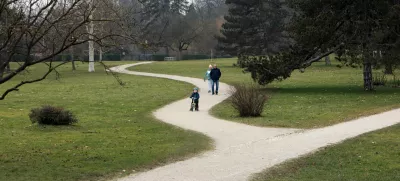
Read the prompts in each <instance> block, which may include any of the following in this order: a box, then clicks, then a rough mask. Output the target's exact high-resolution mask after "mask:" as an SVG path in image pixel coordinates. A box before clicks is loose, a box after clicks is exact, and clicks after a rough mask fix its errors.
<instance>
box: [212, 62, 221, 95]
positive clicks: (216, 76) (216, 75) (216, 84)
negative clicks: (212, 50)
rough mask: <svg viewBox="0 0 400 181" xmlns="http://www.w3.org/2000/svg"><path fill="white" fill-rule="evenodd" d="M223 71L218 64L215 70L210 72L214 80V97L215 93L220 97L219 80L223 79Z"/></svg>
mask: <svg viewBox="0 0 400 181" xmlns="http://www.w3.org/2000/svg"><path fill="white" fill-rule="evenodd" d="M221 75H222V73H221V70H219V68H218V67H217V64H214V67H213V69H211V71H210V78H211V80H212V88H211V92H212V95H214V93H215V94H216V95H218V88H219V78H221ZM214 87H215V91H214Z"/></svg>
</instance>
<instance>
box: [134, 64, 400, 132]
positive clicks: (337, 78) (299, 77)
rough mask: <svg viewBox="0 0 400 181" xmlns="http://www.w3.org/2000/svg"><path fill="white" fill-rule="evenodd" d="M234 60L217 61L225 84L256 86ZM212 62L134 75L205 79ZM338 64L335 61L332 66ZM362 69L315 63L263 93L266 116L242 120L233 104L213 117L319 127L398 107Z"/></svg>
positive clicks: (397, 99)
mask: <svg viewBox="0 0 400 181" xmlns="http://www.w3.org/2000/svg"><path fill="white" fill-rule="evenodd" d="M235 61H236V60H235V59H217V60H216V61H215V62H216V63H217V64H218V67H219V68H220V69H221V71H222V77H221V81H222V82H225V83H229V84H235V83H241V82H252V80H251V77H250V75H249V74H243V72H242V70H241V69H240V68H237V67H233V66H232V65H233V63H235ZM209 63H210V61H209V60H197V61H169V62H157V63H154V64H147V65H140V66H137V67H132V70H137V71H144V72H154V73H164V74H174V75H183V76H190V77H197V78H203V76H204V74H205V71H206V69H207V67H208V64H209ZM334 63H336V62H334ZM362 81H363V80H362V70H361V69H353V68H348V67H344V68H337V67H336V66H335V65H332V66H325V65H324V63H322V62H321V63H315V64H313V66H311V67H309V68H308V69H306V72H305V73H300V72H298V71H295V72H293V75H292V77H291V78H289V79H287V80H284V81H282V82H274V83H272V84H270V85H268V86H267V87H265V88H264V91H265V93H266V94H267V95H268V96H269V100H268V102H267V104H266V106H265V110H264V112H263V114H262V117H259V118H241V117H239V116H238V113H237V112H236V111H235V110H234V109H233V108H232V107H231V105H230V104H229V100H227V101H225V102H223V103H222V104H219V105H217V106H216V107H214V108H213V110H212V114H213V115H215V116H217V117H219V118H223V119H227V120H232V121H236V122H241V123H246V124H251V125H256V126H273V127H292V128H315V127H323V126H327V125H332V124H336V123H339V122H343V121H347V120H351V119H354V118H357V117H361V116H365V115H372V114H375V113H379V112H383V111H385V110H390V109H393V108H398V107H400V89H396V88H391V87H378V88H377V91H376V92H365V91H364V90H363V82H362Z"/></svg>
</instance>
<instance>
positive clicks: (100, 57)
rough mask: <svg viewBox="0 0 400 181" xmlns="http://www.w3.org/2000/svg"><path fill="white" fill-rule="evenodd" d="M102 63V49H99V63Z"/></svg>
mask: <svg viewBox="0 0 400 181" xmlns="http://www.w3.org/2000/svg"><path fill="white" fill-rule="evenodd" d="M101 61H103V49H102V48H101V47H100V48H99V62H101Z"/></svg>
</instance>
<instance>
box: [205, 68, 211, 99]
mask: <svg viewBox="0 0 400 181" xmlns="http://www.w3.org/2000/svg"><path fill="white" fill-rule="evenodd" d="M212 68H213V66H212V65H211V64H210V65H209V66H208V69H207V72H206V75H204V82H205V81H206V80H207V83H208V93H210V92H211V87H212V85H213V83H212V80H211V77H210V72H211V69H212Z"/></svg>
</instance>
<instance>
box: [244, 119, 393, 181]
mask: <svg viewBox="0 0 400 181" xmlns="http://www.w3.org/2000/svg"><path fill="white" fill-rule="evenodd" d="M399 133H400V125H395V126H393V127H390V128H386V129H383V130H380V131H376V132H373V133H368V134H365V135H361V136H359V137H357V138H355V139H351V140H347V141H345V142H343V143H341V144H338V145H335V146H331V147H327V148H324V149H322V150H320V151H317V152H316V153H314V154H312V155H309V156H305V157H302V158H298V159H294V160H291V161H288V162H286V163H283V164H281V165H278V166H276V167H273V168H271V169H269V170H266V171H264V172H262V173H260V174H257V175H256V176H255V177H254V178H253V179H252V181H267V180H268V181H321V180H323V181H339V180H340V181H366V180H368V181H394V180H400V140H399V135H400V134H399Z"/></svg>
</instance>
